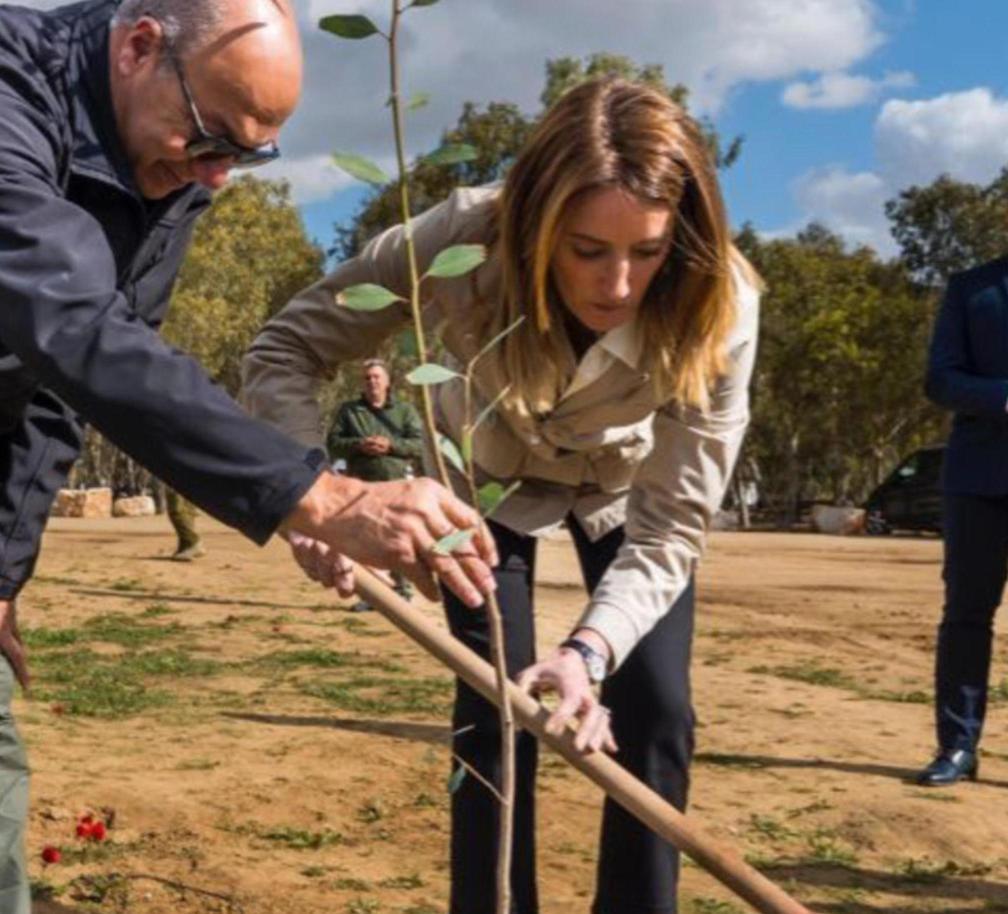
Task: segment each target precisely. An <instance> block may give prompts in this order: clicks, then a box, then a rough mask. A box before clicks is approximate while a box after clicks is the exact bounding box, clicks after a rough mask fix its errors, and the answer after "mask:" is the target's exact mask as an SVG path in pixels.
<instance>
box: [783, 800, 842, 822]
mask: <svg viewBox="0 0 1008 914" xmlns="http://www.w3.org/2000/svg"><path fill="white" fill-rule="evenodd" d="M828 809H833V804H832V803H829V802H827V801H826V800H815V801H814V802H812V803H809V804H808V806H799V807H798V808H797V809H791V810H788V814H787V816H788V818H789V819H797V818H798V816H808V815H812V813H816V812H826V810H828Z"/></svg>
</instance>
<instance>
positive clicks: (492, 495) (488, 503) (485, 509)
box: [477, 479, 521, 517]
mask: <svg viewBox="0 0 1008 914" xmlns="http://www.w3.org/2000/svg"><path fill="white" fill-rule="evenodd" d="M520 485H521V480H520V479H517V480H515V481H514V482H513V483H511V485H509V486H508V487H507V488H506V489H505V488H504V486H502V485H501V484H500V483H499V482H488V483H487V484H486V485H485V486H482V487H481V488H480V490H479V492H478V493H477V497H478V498H479V512H480V514H482V515H483V517H489V516H490V515H491V514H493V513H494V511H496V510H497V508H498V506H499V505H500V503H501V502H502V501H504V499H505V498H507V497H508V496H509V495H510V494H511V493H512V492H514V491H515V489H517V488H518V486H520Z"/></svg>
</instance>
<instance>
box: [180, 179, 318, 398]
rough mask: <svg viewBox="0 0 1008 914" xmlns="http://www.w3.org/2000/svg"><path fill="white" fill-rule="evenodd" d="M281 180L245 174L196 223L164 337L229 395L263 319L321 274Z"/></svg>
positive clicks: (235, 387)
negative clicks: (191, 358) (190, 356)
mask: <svg viewBox="0 0 1008 914" xmlns="http://www.w3.org/2000/svg"><path fill="white" fill-rule="evenodd" d="M322 262H323V254H322V251H321V250H320V249H319V248H318V247H317V246H316V245H314V244H313V243H312V242H311V241H310V240H309V239H308V237H307V235H306V234H305V230H304V226H303V224H302V223H301V217H300V215H299V214H298V211H297V209H296V208H295V206H294V204H293V203H291V200H290V190H289V188H288V186H287V184H286V183H285V182H281V181H262V180H259V179H257V178H253V177H249V176H245V177H242V178H239V179H238V180H236V181H233V182H232V183H230V184H229V185H228V186H227V187H225V188H224V190H222V191H221V192H220V193H219V194H218V195H217V197H216V199H215V200H214V205H213V207H212V208H211V209H210V211H209V212H208V213H207V214H206V215H204V216H203V217H202V219H201V220H200V221H199V222H198V223H197V226H196V231H195V233H194V235H193V242H192V246H191V247H190V249H189V254H188V256H187V257H186V259H185V262H184V263H183V265H182V270H181V271H180V273H179V278H178V283H177V284H176V286H175V292H174V294H173V295H172V302H171V310H170V312H169V316H168V319H167V320H166V321H165V325H164V336H165V338H166V339H167V340H168V341H169V342H171V343H172V344H173V345H175V346H178V348H179V349H183V350H185V351H186V352H188V353H190V354H191V355H193V356H195V357H196V358H197V359H198V360H199V361H200V362H201V363H202V365H203V367H204V368H205V369H206V370H207V372H208V374H209V375H210V377H212V378H213V379H214V380H215V381H217V382H218V383H220V384H222V385H223V386H224V387H225V388H226V389H227V390H228V392H229V393H231V394H232V395H234V394H237V392H238V388H239V384H240V381H239V370H240V365H241V357H242V355H243V353H244V352H245V350H246V349H247V348H248V346H249V344H250V343H251V342H252V340H253V338H254V337H255V335H256V333H257V332H258V330H259V328H260V327H262V325H263V324H264V323H265V322H266V319H267V318H268V317H270V316H271V315H273V314H275V313H276V312H277V311H278V310H279V309H280V308H281V307H282V306H283V305H284V304H286V302H287V301H288V300H289V299H290V298H291V297H292V296H293V295H294V294H295V293H296V292H297V291H298V290H300V289H302V288H304V287H305V286H307V285H309V284H310V283H312V282H314V281H315V280H316V279H318V278H319V277H320V276H321V275H322Z"/></svg>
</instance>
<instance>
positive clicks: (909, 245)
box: [885, 168, 1008, 286]
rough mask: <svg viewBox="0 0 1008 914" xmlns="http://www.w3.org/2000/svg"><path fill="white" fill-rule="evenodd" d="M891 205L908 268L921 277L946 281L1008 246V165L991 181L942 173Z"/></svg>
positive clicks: (999, 254)
mask: <svg viewBox="0 0 1008 914" xmlns="http://www.w3.org/2000/svg"><path fill="white" fill-rule="evenodd" d="M885 210H886V215H887V216H888V217H889V219H890V221H891V222H892V233H893V237H894V238H895V239H896V242H897V244H899V246H900V249H901V251H902V254H903V259H904V260H905V262H906V265H907V267H908V268H909V269H910V270H911V272H912V273H913V274H914V276H915V277H916V278H917V279H919V280H920V281H921V282H923V283H926V284H927V285H930V286H940V285H943V284H944V282H945V280H946V279H947V278H948V276H949V274H950V273H954V272H957V271H959V270H966V269H969V268H970V267H974V266H977V265H979V264H981V263H985V262H986V261H988V260H993V259H995V258H997V257H1002V256H1004V254H1005V252H1006V249H1008V245H1006V243H1005V231H1006V229H1008V168H1006V169H1004V170H1002V171H1001V173H1000V174H999V175H998V176H997V177H996V178H995V179H994V180H993V181H991V183H990V184H988V185H986V186H981V185H978V184H969V183H965V182H962V181H956V180H954V179H953V178H950V177H949V176H948V175H942V176H941V177H939V178H938V179H937V180H935V181H933V182H932V183H931V184H928V185H926V186H923V187H918V186H914V187H910V188H908V189H907V190H904V191H902V192H901V193H900V194H899V196H897V197H896V198H895V199H893V200H889V201H888V202H887V203H886V205H885Z"/></svg>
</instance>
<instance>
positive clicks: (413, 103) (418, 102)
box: [406, 92, 430, 111]
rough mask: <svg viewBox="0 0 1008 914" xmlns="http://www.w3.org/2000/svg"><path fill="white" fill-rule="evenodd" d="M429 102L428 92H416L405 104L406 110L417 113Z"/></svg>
mask: <svg viewBox="0 0 1008 914" xmlns="http://www.w3.org/2000/svg"><path fill="white" fill-rule="evenodd" d="M429 101H430V92H417V93H416V94H415V95H411V96H410V98H409V101H408V102H406V110H407V111H419V110H420V109H421V108H424V107H426V105H427V103H428V102H429Z"/></svg>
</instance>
